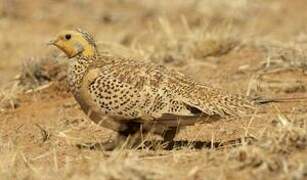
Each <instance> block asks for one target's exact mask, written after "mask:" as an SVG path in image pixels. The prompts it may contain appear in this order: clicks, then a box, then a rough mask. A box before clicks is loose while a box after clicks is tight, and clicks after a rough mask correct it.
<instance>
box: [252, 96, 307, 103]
mask: <svg viewBox="0 0 307 180" xmlns="http://www.w3.org/2000/svg"><path fill="white" fill-rule="evenodd" d="M252 100H253V101H254V102H256V103H257V104H268V103H283V102H300V101H307V96H286V97H255V98H252Z"/></svg>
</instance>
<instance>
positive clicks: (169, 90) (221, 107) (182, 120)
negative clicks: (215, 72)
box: [52, 30, 255, 138]
mask: <svg viewBox="0 0 307 180" xmlns="http://www.w3.org/2000/svg"><path fill="white" fill-rule="evenodd" d="M67 37H69V38H67ZM52 44H53V45H55V46H57V47H58V48H60V49H61V50H62V51H63V52H65V53H66V55H67V56H68V57H69V58H72V60H70V63H69V64H70V65H69V72H68V82H69V86H70V89H71V91H72V93H73V95H74V97H75V98H76V100H77V101H78V102H79V104H80V105H81V108H82V109H83V111H84V112H85V113H86V114H87V115H88V116H89V117H90V119H92V120H93V121H94V122H96V123H100V124H101V125H102V126H104V127H107V128H110V129H113V130H115V131H117V132H119V133H120V134H121V135H131V134H134V133H136V132H137V131H138V128H135V127H141V126H144V127H145V128H144V127H143V130H145V131H149V129H150V128H151V127H153V126H155V127H156V129H155V132H157V133H160V134H161V133H165V132H166V134H168V137H172V138H173V137H174V135H171V136H169V133H168V132H170V131H171V132H172V133H175V132H177V131H174V129H176V128H178V127H181V126H185V125H193V124H194V123H195V122H197V121H199V120H201V117H203V116H206V117H209V118H210V117H212V118H216V117H219V118H220V117H225V116H241V115H244V114H246V112H250V111H251V110H253V109H254V108H255V102H254V101H252V100H250V99H249V98H248V97H245V96H241V95H236V94H230V93H228V92H225V91H223V90H220V89H216V88H213V87H211V86H209V85H207V84H200V83H198V82H195V81H194V80H192V79H191V78H189V77H187V76H185V75H183V74H181V73H179V72H177V71H175V70H169V69H167V68H166V67H164V66H160V65H156V64H152V63H145V62H142V61H141V60H135V59H132V58H123V57H118V56H113V55H112V54H106V53H101V52H102V51H100V50H99V49H98V48H97V46H96V44H95V41H94V38H93V37H92V36H91V35H90V34H89V33H87V32H85V31H82V30H77V31H64V32H61V33H60V34H59V35H58V36H57V38H56V40H54V41H53V42H52Z"/></svg>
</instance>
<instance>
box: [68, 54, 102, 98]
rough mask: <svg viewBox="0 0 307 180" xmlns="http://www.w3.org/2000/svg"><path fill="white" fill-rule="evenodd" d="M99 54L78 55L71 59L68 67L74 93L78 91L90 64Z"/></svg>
mask: <svg viewBox="0 0 307 180" xmlns="http://www.w3.org/2000/svg"><path fill="white" fill-rule="evenodd" d="M96 58H97V56H96V55H95V56H91V57H89V56H83V54H80V55H77V56H76V57H75V58H74V59H72V60H70V63H69V68H68V84H69V88H70V90H71V91H72V93H73V94H75V93H78V91H79V89H80V87H81V83H82V80H83V77H84V75H85V74H86V72H87V69H88V68H89V66H90V64H91V63H93V62H94V61H95V60H96Z"/></svg>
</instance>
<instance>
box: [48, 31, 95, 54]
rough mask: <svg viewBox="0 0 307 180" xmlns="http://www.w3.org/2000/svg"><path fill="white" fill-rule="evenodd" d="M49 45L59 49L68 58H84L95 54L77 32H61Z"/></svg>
mask: <svg viewBox="0 0 307 180" xmlns="http://www.w3.org/2000/svg"><path fill="white" fill-rule="evenodd" d="M50 44H52V45H54V46H56V47H58V48H59V49H61V50H62V51H63V52H64V53H65V54H66V55H67V57H68V58H73V57H75V56H76V55H78V54H82V55H83V56H86V57H90V56H93V55H94V54H95V47H93V46H92V45H91V44H90V43H89V42H88V41H87V40H86V39H85V38H84V37H83V36H82V34H81V33H80V32H77V31H62V32H61V33H59V34H58V35H57V36H56V38H55V40H53V41H52V42H51V43H50Z"/></svg>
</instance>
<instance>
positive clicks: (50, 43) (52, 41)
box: [47, 39, 57, 46]
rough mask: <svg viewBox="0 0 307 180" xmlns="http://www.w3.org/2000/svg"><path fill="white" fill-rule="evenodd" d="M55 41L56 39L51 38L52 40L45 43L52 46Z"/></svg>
mask: <svg viewBox="0 0 307 180" xmlns="http://www.w3.org/2000/svg"><path fill="white" fill-rule="evenodd" d="M56 42H57V40H55V39H53V40H51V41H49V42H47V45H48V46H52V45H53V46H55V45H56Z"/></svg>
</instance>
